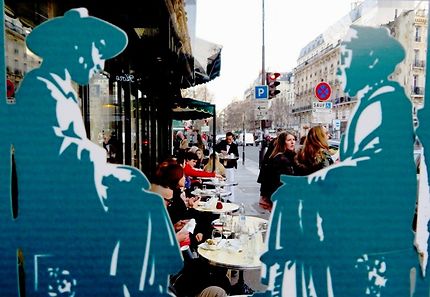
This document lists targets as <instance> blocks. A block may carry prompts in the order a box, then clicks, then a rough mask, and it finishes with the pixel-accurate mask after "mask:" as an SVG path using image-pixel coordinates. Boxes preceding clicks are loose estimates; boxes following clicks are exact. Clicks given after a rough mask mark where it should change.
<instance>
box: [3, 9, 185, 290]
mask: <svg viewBox="0 0 430 297" xmlns="http://www.w3.org/2000/svg"><path fill="white" fill-rule="evenodd" d="M26 42H27V46H28V47H29V48H30V50H32V51H33V52H34V53H35V54H37V55H39V56H41V57H42V58H43V62H42V64H41V65H40V67H39V68H37V69H35V70H33V71H31V72H30V73H28V74H27V75H26V76H25V78H24V80H23V81H22V82H21V85H20V88H19V90H18V92H17V94H16V104H14V105H4V106H1V108H2V113H1V114H2V115H5V114H6V113H7V115H8V116H7V119H6V118H4V117H2V118H1V119H0V120H1V121H2V123H1V125H0V133H1V135H2V144H1V145H2V149H1V156H0V158H1V159H2V163H1V165H2V167H1V171H2V172H3V173H2V175H1V186H2V188H3V189H11V188H13V189H15V191H16V192H17V193H15V194H17V195H15V194H14V195H15V196H14V197H11V194H10V193H8V191H6V190H2V191H1V192H2V194H1V197H0V199H1V203H0V204H1V206H0V218H1V225H2V230H3V232H0V238H1V239H0V241H1V245H0V255H2V261H0V295H1V296H10V297H14V296H20V294H22V293H23V292H21V293H20V292H19V290H18V284H21V286H20V290H21V291H22V290H23V289H24V288H25V296H76V297H78V296H82V297H88V296H168V295H169V293H168V278H169V275H170V274H174V273H176V272H177V271H179V270H180V269H181V267H182V258H181V254H180V252H179V248H178V245H177V243H176V238H175V234H174V231H173V228H172V226H171V223H170V220H169V217H168V215H167V212H166V209H165V207H164V205H163V201H162V199H161V197H160V196H158V195H155V194H153V193H150V192H149V191H148V189H149V182H148V180H147V178H146V177H145V176H144V175H143V173H142V172H140V171H139V170H137V169H136V168H133V167H129V166H122V165H115V164H109V163H107V162H106V152H105V150H104V149H103V147H101V146H99V145H97V144H95V143H93V142H91V141H90V140H89V139H88V138H87V136H86V135H87V134H86V131H85V128H84V123H83V120H82V114H81V110H80V99H79V98H78V96H77V93H76V92H75V89H74V86H76V84H75V83H73V82H76V83H77V84H81V85H85V84H88V82H89V80H90V78H91V77H92V75H93V74H94V73H96V72H98V71H100V70H102V69H103V67H104V61H105V60H106V59H109V58H112V57H115V56H116V55H118V54H119V53H121V52H122V51H123V49H124V48H125V46H126V44H127V36H126V34H125V33H124V32H123V31H122V30H120V29H119V28H117V27H115V26H113V25H111V24H109V23H107V22H105V21H103V20H101V19H98V18H95V17H90V16H88V15H87V11H86V9H83V8H81V9H72V10H70V11H68V12H66V13H65V14H64V16H61V17H57V18H54V19H51V20H48V21H46V22H45V23H42V24H41V25H39V26H38V27H36V28H35V29H34V30H33V31H32V32H31V33H30V35H29V36H28V37H27V40H26ZM12 152H13V160H14V162H11V154H12ZM12 165H13V167H14V169H16V171H13V170H12V169H11V168H12ZM5 172H6V174H5ZM11 173H14V175H15V177H16V180H15V181H14V182H15V185H16V187H12V186H11V176H12V174H11ZM16 189H17V190H16ZM9 192H10V191H9ZM12 200H13V201H17V207H16V208H17V209H16V210H15V214H14V215H12V211H11V208H12V207H11V201H12ZM18 251H19V252H20V253H22V256H23V265H22V267H23V271H24V273H20V274H17V252H18ZM21 260H22V258H21ZM23 278H25V280H24V279H23ZM23 283H24V284H25V285H24V286H23V285H22V284H23ZM22 296H23V295H22ZM169 296H170V295H169Z"/></svg>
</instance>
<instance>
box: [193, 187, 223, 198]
mask: <svg viewBox="0 0 430 297" xmlns="http://www.w3.org/2000/svg"><path fill="white" fill-rule="evenodd" d="M191 194H193V195H195V196H201V197H213V196H217V191H216V189H205V190H202V189H195V190H194V191H192V192H191ZM218 195H219V196H220V198H225V197H229V196H231V191H226V190H224V189H221V190H220V191H219V193H218Z"/></svg>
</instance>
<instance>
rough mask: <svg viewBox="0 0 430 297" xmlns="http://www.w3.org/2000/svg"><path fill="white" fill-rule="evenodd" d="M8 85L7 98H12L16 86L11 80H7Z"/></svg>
mask: <svg viewBox="0 0 430 297" xmlns="http://www.w3.org/2000/svg"><path fill="white" fill-rule="evenodd" d="M6 84H7V86H6V87H7V92H6V93H7V96H8V97H12V96H13V94H14V93H15V85H14V84H13V82H11V81H10V80H7V81H6Z"/></svg>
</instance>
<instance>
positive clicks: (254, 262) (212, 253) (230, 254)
mask: <svg viewBox="0 0 430 297" xmlns="http://www.w3.org/2000/svg"><path fill="white" fill-rule="evenodd" d="M227 242H229V244H230V247H226V245H227ZM205 244H206V243H202V244H201V245H199V247H198V249H197V251H198V253H199V255H200V256H201V257H203V258H205V259H206V260H208V262H209V263H210V264H212V265H214V266H219V267H225V268H229V269H238V270H247V269H259V268H261V261H260V255H261V254H262V253H263V251H264V244H263V237H262V236H256V237H255V242H254V244H255V251H249V250H248V245H244V246H241V245H240V244H239V240H238V239H223V240H221V242H220V243H219V245H220V246H221V247H220V248H219V249H216V250H211V249H206V248H204V245H205ZM250 253H252V257H250Z"/></svg>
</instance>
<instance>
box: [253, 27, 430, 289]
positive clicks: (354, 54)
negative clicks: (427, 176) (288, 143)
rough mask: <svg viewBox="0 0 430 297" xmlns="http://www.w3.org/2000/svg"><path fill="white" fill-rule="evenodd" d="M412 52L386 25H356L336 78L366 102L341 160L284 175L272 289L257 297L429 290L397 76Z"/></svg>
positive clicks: (406, 108)
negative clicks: (416, 230)
mask: <svg viewBox="0 0 430 297" xmlns="http://www.w3.org/2000/svg"><path fill="white" fill-rule="evenodd" d="M404 57H405V52H404V49H403V48H402V46H401V45H400V43H399V42H397V41H396V40H395V39H393V38H391V37H390V36H389V34H388V31H387V30H386V29H384V28H370V27H359V26H351V28H350V30H349V31H348V34H347V36H346V37H345V39H344V42H343V44H342V46H341V61H340V62H341V63H340V67H339V72H338V74H339V75H340V78H341V81H342V83H343V88H344V90H345V92H346V93H347V94H348V95H349V96H350V97H353V96H357V98H358V102H357V105H356V107H355V110H354V112H353V114H352V116H351V119H350V122H349V123H348V127H347V130H346V132H345V134H344V135H343V138H342V141H341V145H340V159H341V160H342V161H341V162H339V163H337V164H335V165H332V166H330V167H328V168H325V169H323V170H320V171H318V172H316V173H314V174H312V175H309V176H307V177H294V176H282V181H283V183H284V185H283V186H282V187H280V188H279V189H278V191H277V192H276V193H275V194H274V196H273V200H274V201H275V202H274V209H273V214H272V218H271V223H270V231H269V235H268V238H267V246H268V250H267V252H266V253H265V254H263V255H262V257H261V260H262V262H263V263H264V264H265V265H266V270H265V272H266V273H265V274H263V277H262V282H263V283H265V284H267V285H268V289H267V291H266V292H264V293H260V294H259V295H261V296H286V295H287V292H292V291H293V292H294V293H297V296H310V294H311V293H312V292H314V293H316V295H317V296H318V297H321V296H335V297H347V296H354V297H356V296H390V297H400V296H411V295H410V292H414V288H419V289H422V288H423V287H425V285H423V282H424V281H423V279H422V277H421V273H420V272H419V271H418V270H419V262H418V255H417V253H416V252H415V250H414V234H413V232H412V227H411V226H412V218H413V215H414V208H415V202H416V194H417V193H416V191H417V190H416V189H417V181H416V167H415V163H414V158H413V146H414V128H413V120H412V104H411V102H410V100H409V99H408V98H407V97H406V95H405V93H404V90H403V88H402V87H401V86H400V85H399V84H398V83H397V82H394V81H391V80H390V79H389V75H390V74H391V73H392V72H393V71H394V69H395V67H396V65H397V64H398V63H400V62H401V61H402V60H403V59H404ZM291 271H293V277H291V273H290V274H288V273H289V272H291ZM411 271H412V273H414V272H416V274H417V282H416V283H411V281H410V275H411ZM294 275H295V277H294ZM427 287H428V285H427ZM426 294H427V296H428V290H427V293H426ZM414 296H425V294H424V293H423V292H422V291H420V290H416V291H415V295H414Z"/></svg>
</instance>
